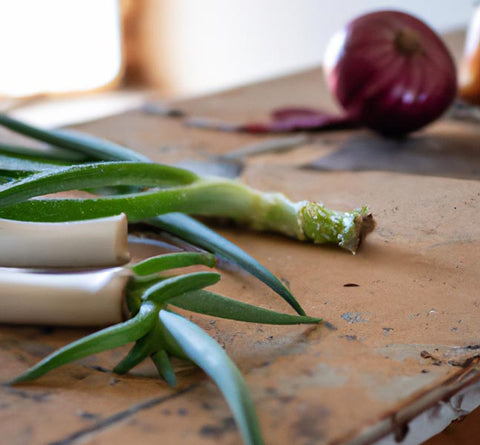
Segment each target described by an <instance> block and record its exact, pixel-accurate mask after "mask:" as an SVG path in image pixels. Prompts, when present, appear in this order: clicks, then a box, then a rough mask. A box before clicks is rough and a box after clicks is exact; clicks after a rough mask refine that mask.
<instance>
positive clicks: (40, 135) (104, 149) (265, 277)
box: [0, 114, 305, 315]
mask: <svg viewBox="0 0 480 445" xmlns="http://www.w3.org/2000/svg"><path fill="white" fill-rule="evenodd" d="M0 125H3V126H5V127H7V128H9V129H10V130H13V131H16V132H18V133H20V134H23V135H25V136H29V137H31V138H34V139H38V140H41V141H43V142H47V143H50V144H52V145H54V146H56V147H60V148H61V149H62V150H69V153H71V154H72V155H77V154H79V155H85V156H87V157H88V158H94V159H99V160H110V161H112V160H123V161H135V162H145V161H149V160H148V159H147V158H146V157H145V156H143V155H141V154H139V153H136V152H135V151H133V150H130V149H128V148H126V147H122V146H120V145H118V144H114V143H112V142H109V141H105V140H103V139H100V138H96V137H94V136H90V135H85V134H81V133H72V132H65V131H63V132H62V131H59V130H44V129H41V128H38V127H34V126H32V125H28V124H26V123H24V122H21V121H18V120H16V119H12V118H11V117H9V116H6V115H2V114H0ZM52 151H53V152H54V153H55V152H56V151H58V148H55V149H54V150H50V152H52ZM30 154H31V153H30ZM58 159H63V158H61V157H59V158H58ZM10 177H11V176H10ZM20 177H22V175H20ZM8 180H9V179H8V177H7V178H6V179H3V182H8ZM148 222H149V224H151V225H152V226H154V227H158V228H161V229H162V230H166V231H168V232H170V233H172V234H174V235H177V236H179V237H180V238H183V239H184V240H185V241H187V242H190V243H192V244H195V245H197V246H198V247H201V248H204V249H206V250H208V251H210V252H212V253H216V254H218V255H220V256H222V257H223V258H225V259H227V260H229V261H232V262H234V263H236V264H238V265H239V266H240V267H242V268H244V269H245V270H247V271H248V272H250V273H251V274H252V275H253V276H255V277H257V278H258V279H259V280H261V281H262V282H264V283H265V284H266V285H267V286H269V287H270V288H271V289H273V290H274V291H275V292H277V293H278V294H279V295H280V296H281V297H282V298H283V299H284V300H285V301H287V302H288V303H289V304H290V305H291V306H292V307H293V308H294V309H295V310H296V311H297V312H298V313H299V314H303V315H304V314H305V311H304V310H303V309H302V307H301V306H300V304H299V303H298V302H297V301H296V300H295V298H294V297H293V295H292V294H291V292H290V291H289V290H288V289H287V288H286V287H285V286H284V285H283V283H282V282H281V281H280V280H279V279H278V278H277V277H275V276H274V275H273V274H272V273H271V272H270V271H269V270H267V269H266V268H265V267H264V266H263V265H262V264H260V263H259V262H258V261H257V260H255V259H254V258H252V257H251V256H250V255H248V254H247V253H246V252H244V251H243V250H242V249H240V248H239V247H238V246H236V245H235V244H233V243H231V242H230V241H228V240H227V239H225V238H224V237H222V236H220V235H219V234H218V233H216V232H214V231H213V230H210V229H209V228H208V227H206V226H205V225H204V224H201V223H200V222H198V221H196V220H194V219H192V218H190V217H188V216H187V215H183V214H180V213H174V214H168V215H160V216H156V217H154V218H152V219H150V220H149V221H148Z"/></svg>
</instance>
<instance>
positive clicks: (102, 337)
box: [11, 303, 158, 384]
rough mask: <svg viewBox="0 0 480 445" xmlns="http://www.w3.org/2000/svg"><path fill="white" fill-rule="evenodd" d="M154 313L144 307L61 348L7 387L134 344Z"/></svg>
mask: <svg viewBox="0 0 480 445" xmlns="http://www.w3.org/2000/svg"><path fill="white" fill-rule="evenodd" d="M157 311H158V309H157V308H156V306H155V305H154V304H151V303H144V304H142V306H141V308H140V311H139V312H138V313H137V315H135V317H134V318H132V319H130V320H127V321H125V322H124V323H119V324H116V325H114V326H110V327H108V328H105V329H102V330H101V331H98V332H95V333H93V334H91V335H89V336H87V337H84V338H81V339H79V340H77V341H74V342H73V343H70V344H69V345H67V346H64V347H63V348H61V349H59V350H58V351H56V352H54V353H53V354H51V355H49V356H48V357H46V358H44V359H43V360H42V361H41V362H39V363H37V364H36V365H35V366H33V367H32V368H30V369H29V370H27V371H26V372H24V373H23V374H22V375H20V376H18V377H17V378H16V379H14V380H13V381H12V382H11V384H15V383H20V382H25V381H28V380H34V379H37V378H39V377H41V376H42V375H44V374H46V373H47V372H49V371H51V370H52V369H55V368H58V367H59V366H62V365H65V364H66V363H70V362H73V361H75V360H78V359H81V358H83V357H87V356H88V355H92V354H96V353H99V352H102V351H106V350H107V349H112V348H117V347H119V346H122V345H124V344H126V343H130V342H132V341H135V340H138V339H139V338H141V337H143V336H144V335H145V334H146V333H147V332H149V331H150V330H151V329H152V327H153V325H154V323H155V322H156V319H157Z"/></svg>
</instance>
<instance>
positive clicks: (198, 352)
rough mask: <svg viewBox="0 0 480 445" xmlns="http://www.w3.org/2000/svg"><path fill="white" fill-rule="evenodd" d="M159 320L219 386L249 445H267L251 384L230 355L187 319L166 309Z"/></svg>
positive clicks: (193, 360)
mask: <svg viewBox="0 0 480 445" xmlns="http://www.w3.org/2000/svg"><path fill="white" fill-rule="evenodd" d="M159 317H160V320H161V321H162V323H163V325H164V326H165V328H166V329H167V330H168V331H169V332H170V334H171V335H172V336H173V337H174V338H175V340H176V342H177V343H178V345H179V346H180V347H181V348H182V350H183V351H184V353H185V355H186V356H187V357H188V358H189V359H190V360H192V362H194V363H195V364H196V365H197V366H199V367H200V368H202V369H203V370H204V371H205V373H206V374H208V376H210V378H211V379H212V380H213V381H214V382H215V383H216V384H217V385H218V387H219V389H220V391H221V392H222V393H223V395H224V397H225V399H226V401H227V403H228V404H229V406H230V409H231V410H232V413H233V416H234V418H235V420H236V422H237V425H238V428H239V430H240V433H241V434H242V437H243V440H244V442H245V443H246V444H248V445H261V444H263V443H264V442H263V439H262V435H261V431H260V426H259V423H258V419H257V415H256V411H255V406H254V404H253V401H252V398H251V396H250V393H249V391H248V388H247V385H246V383H245V381H244V379H243V377H242V375H241V373H240V371H239V370H238V368H237V367H236V366H235V364H234V363H233V362H232V360H231V359H230V358H229V357H228V355H227V353H226V352H225V351H224V350H223V349H222V347H221V346H220V345H219V344H218V343H217V342H216V341H215V340H213V339H212V338H211V337H210V336H209V335H208V334H206V333H205V332H204V331H202V329H200V328H199V327H198V326H196V325H195V324H193V323H192V322H190V321H188V320H187V319H185V318H184V317H182V316H180V315H177V314H174V313H172V312H168V311H165V310H161V311H160V313H159Z"/></svg>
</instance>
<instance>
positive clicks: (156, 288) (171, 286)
mask: <svg viewBox="0 0 480 445" xmlns="http://www.w3.org/2000/svg"><path fill="white" fill-rule="evenodd" d="M220 277H221V276H220V274H218V273H214V272H194V273H190V274H186V275H179V276H175V277H171V278H167V279H165V280H162V281H159V282H158V283H156V284H154V285H153V286H150V287H149V288H148V289H147V290H146V291H145V292H144V294H143V295H142V300H143V301H153V302H154V303H157V304H161V303H164V302H165V301H167V300H170V299H171V298H173V297H175V296H176V295H181V294H183V293H185V292H190V291H193V290H198V289H202V288H204V287H206V286H212V285H213V284H215V283H218V281H219V280H220Z"/></svg>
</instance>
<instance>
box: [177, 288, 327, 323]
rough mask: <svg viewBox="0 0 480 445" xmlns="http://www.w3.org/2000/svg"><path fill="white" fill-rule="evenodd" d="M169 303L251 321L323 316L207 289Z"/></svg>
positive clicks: (310, 320) (305, 320)
mask: <svg viewBox="0 0 480 445" xmlns="http://www.w3.org/2000/svg"><path fill="white" fill-rule="evenodd" d="M169 303H170V304H171V305H173V306H176V307H179V308H181V309H186V310H189V311H192V312H197V313H199V314H205V315H211V316H213V317H220V318H228V319H230V320H237V321H246V322H249V323H263V324H277V325H291V324H305V323H320V322H321V321H322V319H321V318H316V317H308V316H305V315H292V314H284V313H282V312H276V311H272V310H269V309H264V308H262V307H258V306H253V305H251V304H247V303H243V302H241V301H238V300H233V299H231V298H227V297H224V296H223V295H219V294H215V293H213V292H209V291H206V290H197V291H192V292H188V293H185V294H182V295H178V296H176V297H175V298H174V299H172V301H169Z"/></svg>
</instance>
